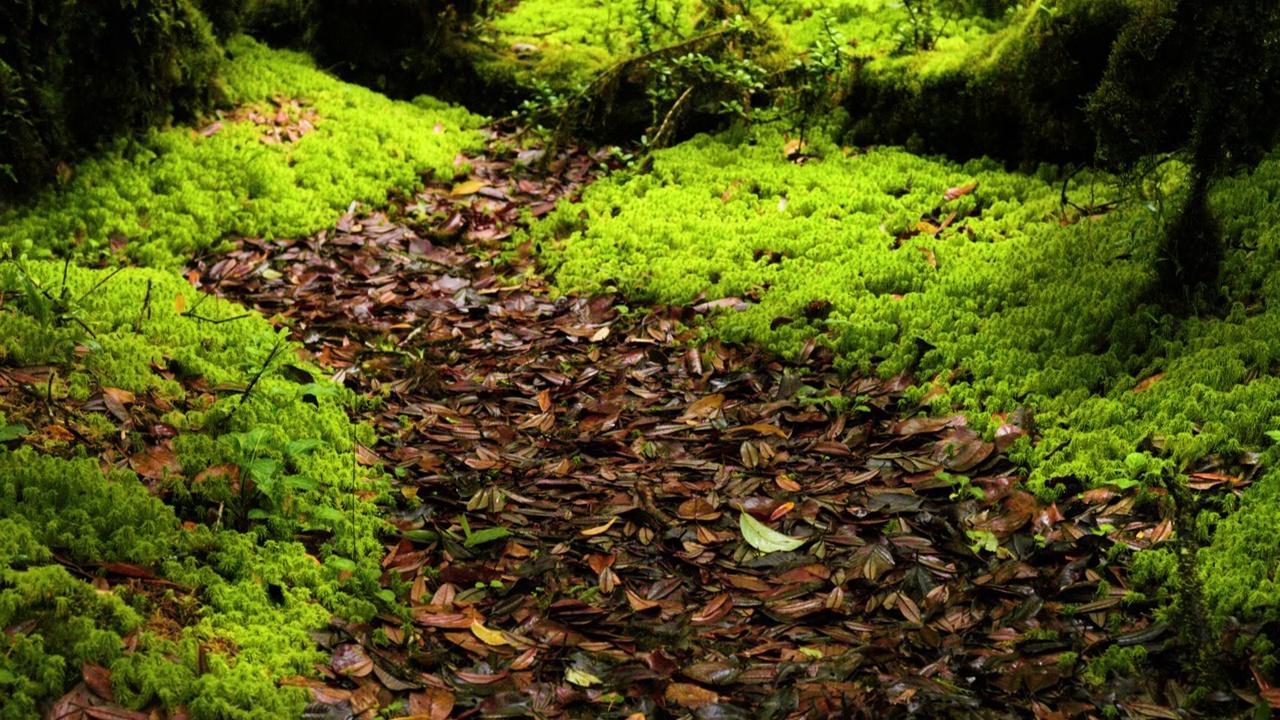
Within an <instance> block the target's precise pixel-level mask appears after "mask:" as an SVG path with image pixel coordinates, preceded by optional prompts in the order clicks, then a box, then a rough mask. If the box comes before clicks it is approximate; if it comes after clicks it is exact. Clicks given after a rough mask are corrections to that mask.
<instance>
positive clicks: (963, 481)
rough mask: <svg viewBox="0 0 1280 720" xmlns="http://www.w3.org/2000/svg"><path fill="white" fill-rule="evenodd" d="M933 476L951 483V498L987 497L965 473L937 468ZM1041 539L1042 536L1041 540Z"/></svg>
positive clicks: (974, 498) (980, 498) (977, 498)
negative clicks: (954, 472)
mask: <svg viewBox="0 0 1280 720" xmlns="http://www.w3.org/2000/svg"><path fill="white" fill-rule="evenodd" d="M935 477H937V478H938V479H939V480H945V481H946V482H947V484H949V485H951V496H950V497H951V499H952V500H957V499H963V500H977V501H978V502H982V501H983V500H986V499H987V494H986V493H985V492H983V491H982V488H980V487H977V486H976V485H974V484H973V482H972V481H971V480H970V479H969V477H968V476H967V475H952V474H951V473H948V472H946V471H943V470H939V471H938V472H937V474H936V475H935ZM1043 539H1044V538H1043V537H1042V538H1041V541H1043Z"/></svg>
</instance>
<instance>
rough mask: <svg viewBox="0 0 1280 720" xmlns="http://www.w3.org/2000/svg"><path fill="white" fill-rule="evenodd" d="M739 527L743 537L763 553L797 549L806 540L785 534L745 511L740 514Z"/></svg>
mask: <svg viewBox="0 0 1280 720" xmlns="http://www.w3.org/2000/svg"><path fill="white" fill-rule="evenodd" d="M738 527H739V528H740V529H741V530H742V538H743V539H744V540H746V541H747V544H748V545H750V546H751V547H753V548H755V549H757V550H759V551H760V552H762V553H771V552H779V551H782V552H786V551H789V550H795V549H796V548H798V547H800V546H801V545H804V544H805V542H806V541H805V540H801V539H799V538H793V537H791V536H789V535H783V534H782V533H780V532H778V531H777V530H773V529H771V528H769V527H768V526H766V525H764V524H763V523H761V522H760V521H759V520H756V519H755V518H753V517H751V515H750V514H749V513H745V512H744V513H742V515H741V516H739V519H738Z"/></svg>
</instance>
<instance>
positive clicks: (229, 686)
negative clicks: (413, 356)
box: [0, 261, 394, 720]
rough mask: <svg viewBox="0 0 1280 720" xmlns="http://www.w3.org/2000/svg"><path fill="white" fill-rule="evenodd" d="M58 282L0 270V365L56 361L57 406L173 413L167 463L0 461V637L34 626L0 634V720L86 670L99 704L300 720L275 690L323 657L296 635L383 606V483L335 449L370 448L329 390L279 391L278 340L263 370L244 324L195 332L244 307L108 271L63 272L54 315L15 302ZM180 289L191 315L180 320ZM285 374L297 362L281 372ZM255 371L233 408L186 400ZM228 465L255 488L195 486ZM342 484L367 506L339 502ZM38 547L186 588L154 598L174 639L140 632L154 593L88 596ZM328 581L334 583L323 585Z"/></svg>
mask: <svg viewBox="0 0 1280 720" xmlns="http://www.w3.org/2000/svg"><path fill="white" fill-rule="evenodd" d="M62 275H63V266H62V265H61V264H60V263H53V262H47V261H29V262H26V263H22V264H19V263H15V262H6V263H3V264H0V292H4V293H5V298H6V299H5V304H4V307H3V309H0V352H2V354H3V355H4V356H6V357H8V358H9V360H10V362H13V363H15V364H51V365H54V366H56V367H58V368H59V374H58V378H59V379H58V381H57V382H55V383H54V384H53V386H52V393H53V395H54V398H55V402H67V401H68V400H70V401H74V400H76V399H82V398H84V397H87V396H88V395H89V394H91V393H93V392H96V391H98V390H99V389H101V388H104V387H116V388H121V389H126V390H130V391H132V392H134V393H137V395H138V396H139V397H143V396H150V397H154V398H157V399H162V400H164V401H165V402H169V403H170V404H172V405H173V406H174V407H175V408H183V409H175V410H173V411H171V412H169V413H168V414H167V415H166V416H165V418H164V419H165V421H166V422H168V423H170V424H171V425H172V426H173V427H174V428H175V429H176V430H177V431H178V435H177V437H175V438H174V439H173V440H172V445H173V449H174V451H175V452H176V454H177V459H178V465H179V466H180V468H181V469H180V471H179V472H177V473H176V474H172V475H169V476H167V477H165V478H163V479H161V480H160V481H159V482H158V483H156V482H151V483H149V484H147V485H144V484H143V482H141V481H140V479H139V478H138V477H137V476H136V475H135V474H134V472H133V471H132V470H128V469H115V470H112V471H110V472H109V473H108V474H106V475H104V474H103V470H102V468H101V467H100V464H99V459H98V458H97V457H83V456H82V455H81V454H82V453H83V449H81V450H79V451H77V450H76V449H74V448H70V447H61V448H58V447H53V446H50V449H51V450H52V451H55V452H60V453H62V454H64V455H66V456H67V457H52V456H49V455H41V454H39V453H37V452H35V451H34V450H33V448H32V447H22V448H20V449H18V450H17V451H9V450H4V449H0V518H2V519H0V626H4V627H14V626H15V624H16V623H20V622H24V621H34V623H35V624H34V625H33V626H32V627H31V628H30V629H29V630H23V631H20V632H16V633H13V634H10V635H0V687H2V688H3V689H4V691H5V692H6V696H7V697H12V698H13V700H12V701H11V702H6V704H5V705H4V710H3V711H2V712H0V718H6V719H7V718H27V717H33V716H35V715H36V708H37V707H38V703H40V702H41V701H50V700H52V699H55V698H56V697H58V696H59V695H61V694H62V693H64V692H66V690H67V689H68V688H69V686H70V684H71V683H72V682H74V680H75V678H76V677H77V676H78V673H79V668H80V666H81V663H82V662H84V661H85V660H92V661H94V662H98V663H100V664H103V665H106V666H108V667H110V668H111V669H112V670H113V671H115V674H114V676H113V678H114V682H115V683H116V696H117V698H118V699H119V700H120V701H121V702H124V703H126V704H128V705H130V706H132V707H136V708H142V707H145V706H148V705H150V704H151V703H154V702H159V703H160V704H161V705H163V706H164V707H165V708H166V709H169V710H172V709H173V708H175V707H177V706H179V705H183V706H186V707H187V708H188V710H189V712H190V713H191V715H192V717H193V718H263V719H264V720H265V719H266V718H277V717H294V716H297V715H298V713H299V712H300V711H301V706H302V703H304V702H305V694H304V693H302V692H300V691H298V690H296V689H292V690H291V689H287V688H278V687H277V686H276V684H275V679H276V678H278V677H281V676H284V675H294V674H300V673H307V672H310V671H311V668H312V667H313V664H314V663H316V662H320V661H322V660H323V657H322V654H321V653H320V652H319V651H318V649H317V648H316V647H315V643H314V641H313V640H312V638H311V637H310V635H309V634H308V631H309V630H311V629H314V628H317V627H323V626H324V625H326V624H327V622H328V620H329V618H330V616H331V615H334V614H337V615H340V616H343V617H347V618H352V619H356V620H359V619H368V618H370V617H372V616H373V615H374V614H375V613H376V612H378V611H379V610H380V609H383V608H385V607H386V605H387V603H390V602H392V601H393V600H394V597H388V596H387V595H386V592H385V591H383V590H382V589H381V585H380V583H379V582H378V579H379V576H380V575H381V568H380V567H379V564H378V559H379V558H380V557H381V550H382V547H381V545H380V543H379V535H380V534H381V532H382V530H383V528H384V521H383V520H382V519H381V518H380V513H379V512H378V509H377V507H376V506H375V504H374V500H376V499H377V498H378V497H380V496H381V494H382V493H385V491H386V482H385V480H383V479H382V478H379V477H376V476H375V477H372V478H371V477H369V476H368V474H367V473H366V472H364V471H360V472H355V464H354V463H355V460H354V457H353V454H352V452H353V450H354V446H353V442H355V441H357V440H359V441H362V442H365V443H369V442H372V441H373V438H371V437H370V436H369V435H370V433H371V430H369V429H368V428H353V426H352V425H351V422H350V420H349V419H348V417H347V409H346V407H345V403H347V402H349V401H350V398H348V397H347V396H346V392H345V391H344V390H342V389H341V388H339V387H337V386H335V385H333V384H332V383H330V382H328V381H325V380H322V379H318V380H317V381H316V382H312V383H302V384H299V383H298V382H297V381H296V380H295V379H291V378H296V376H297V375H298V373H299V372H302V371H305V370H306V366H305V364H301V363H300V361H299V360H298V359H297V358H296V357H295V355H294V353H293V351H292V349H290V348H289V347H287V346H286V347H285V349H284V350H283V352H278V353H276V355H275V356H274V358H273V359H271V361H270V362H268V358H270V357H272V356H271V351H272V350H273V348H275V347H276V345H277V343H279V342H280V338H279V337H278V335H277V333H276V332H275V330H274V329H273V328H272V327H271V326H270V324H268V323H267V322H266V321H265V320H264V319H263V318H261V317H260V316H258V315H250V316H247V317H243V318H240V319H237V320H232V321H230V322H224V323H212V322H206V321H203V320H200V319H197V317H194V316H198V317H201V318H206V319H207V320H221V319H225V318H230V317H235V316H238V315H241V314H242V311H241V310H240V309H238V308H236V307H235V306H234V305H231V304H230V303H227V302H225V301H222V300H218V299H215V298H206V299H204V300H203V301H202V300H201V298H200V296H199V295H198V294H197V293H195V292H194V291H193V290H192V289H191V287H190V285H188V284H187V283H186V282H185V281H184V280H183V279H182V278H181V277H179V276H178V275H176V274H173V273H170V272H166V271H160V270H154V269H126V270H124V271H121V272H119V273H118V274H116V275H115V276H114V277H111V278H110V279H107V276H108V271H106V270H87V269H83V268H78V267H75V266H72V267H70V268H68V269H67V274H66V278H67V279H66V293H65V297H67V298H70V299H71V300H70V301H69V302H68V303H67V304H66V306H64V307H59V306H56V305H55V304H53V303H51V302H50V301H49V300H48V299H47V298H45V297H44V296H43V295H42V294H40V293H38V292H37V293H34V294H33V293H29V292H27V290H26V288H27V287H28V283H31V284H32V286H34V285H35V284H38V285H39V286H41V287H44V288H45V289H46V290H48V291H49V292H50V294H52V295H53V296H54V297H59V298H60V297H63V296H64V293H63V286H62ZM99 283H101V285H100V286H99V287H97V289H96V290H93V288H94V287H95V286H98V285H99ZM148 292H149V294H150V300H149V301H147V300H146V298H147V295H148ZM180 295H181V296H183V297H184V301H183V303H182V305H183V306H185V308H187V309H188V310H190V309H192V308H194V309H195V311H194V313H192V315H194V316H188V315H182V314H180V313H179V312H178V311H177V308H178V303H177V298H178V297H179V296H180ZM72 316H74V317H76V318H78V319H79V320H80V322H82V323H83V325H81V324H80V322H75V321H73V320H72V319H71V317H72ZM90 332H92V333H93V334H92V335H90V334H89V333H90ZM285 363H290V364H293V365H294V366H295V367H294V368H292V369H291V372H290V373H288V374H285V373H284V372H282V368H283V366H284V364H285ZM264 365H265V367H266V369H265V371H263V368H264ZM260 371H263V372H262V377H261V379H260V381H259V383H258V384H257V386H256V387H255V389H254V392H253V393H252V394H251V395H250V396H249V398H248V399H247V400H245V401H243V404H242V401H241V396H240V395H239V394H238V393H236V392H234V391H231V390H215V391H214V394H215V395H216V397H215V399H214V400H213V401H212V402H211V403H210V402H208V401H201V400H198V399H196V398H193V397H189V396H188V395H187V392H186V383H187V382H188V381H190V380H193V379H195V378H201V379H203V381H204V387H208V388H218V387H227V388H236V387H240V388H243V387H244V386H245V384H246V383H247V381H248V379H249V378H251V377H253V376H255V375H257V374H258V373H259V372H260ZM166 375H171V377H166ZM68 395H70V396H71V397H70V398H68V397H67V396H68ZM91 418H93V419H94V421H93V422H91V421H90V420H89V419H86V420H85V421H84V427H83V428H82V431H83V432H89V433H92V432H99V433H104V434H111V435H113V434H116V433H118V432H119V431H120V429H119V427H117V426H116V425H115V421H114V419H112V418H110V417H109V416H107V415H105V414H104V415H100V416H99V415H94V416H91ZM95 422H96V424H95ZM136 442H138V443H139V444H140V445H143V444H144V443H143V440H142V438H136ZM226 464H234V465H237V466H238V467H239V468H240V470H241V473H242V476H243V477H250V476H252V477H253V478H254V480H255V485H254V488H253V489H252V490H251V491H247V492H246V491H244V490H243V489H233V488H232V486H231V485H230V483H229V482H228V481H227V478H226V476H225V475H219V474H217V473H214V474H212V475H210V476H209V477H206V478H204V479H201V480H200V481H199V482H197V481H196V480H195V478H196V477H197V476H198V475H199V474H200V473H201V472H202V471H204V470H206V469H208V468H210V467H213V466H218V465H226ZM353 483H358V486H359V488H360V490H362V491H364V492H362V494H363V495H364V497H366V498H371V499H366V500H358V501H357V500H356V499H355V498H353V496H352V489H353V488H352V484H353ZM370 491H371V492H370ZM184 521H186V522H188V523H191V524H190V525H187V526H185V527H184ZM304 531H323V532H324V533H325V534H327V535H330V536H332V537H333V538H334V540H333V542H332V543H330V544H325V545H322V546H319V547H318V548H314V549H311V550H309V549H308V548H307V547H304V546H303V545H302V544H301V543H299V542H296V541H294V537H295V536H297V535H298V534H299V533H302V532H304ZM311 552H314V553H315V555H312V554H310V553H311ZM55 553H56V554H57V555H58V556H59V557H62V558H66V559H68V560H70V561H73V562H75V563H77V564H79V565H81V566H82V567H87V568H89V569H93V568H95V567H97V566H99V565H100V564H103V563H111V562H129V563H134V564H137V565H140V566H143V567H146V568H149V569H150V570H151V571H153V572H154V573H155V574H156V575H157V576H158V577H160V578H163V579H164V580H166V581H169V582H172V583H176V584H177V586H178V587H181V588H190V590H178V589H175V590H173V591H172V592H171V593H170V595H169V597H168V602H170V603H174V604H176V605H178V606H182V607H184V608H187V610H186V611H185V612H187V613H188V614H189V618H188V626H187V627H185V628H182V629H181V630H180V631H178V632H177V634H176V636H175V634H174V630H173V629H172V628H169V627H165V626H163V625H161V626H159V627H154V628H153V627H152V626H151V625H150V624H149V623H148V621H147V618H149V617H152V616H153V615H155V614H156V613H157V612H158V610H157V608H156V607H155V604H156V600H155V598H154V597H151V596H149V595H147V594H143V593H131V592H129V591H128V590H127V589H126V588H125V587H124V586H118V587H117V588H116V589H115V590H114V591H113V592H111V593H105V594H103V593H99V592H98V591H97V590H95V589H94V588H93V587H92V586H91V585H89V584H88V583H87V582H85V581H83V580H81V579H78V578H75V577H73V576H72V575H71V574H69V573H68V572H67V571H66V570H65V569H64V568H63V567H62V566H61V565H59V564H57V563H56V562H54V557H53V556H54V554H55ZM343 571H346V572H348V573H350V577H348V578H347V579H344V580H339V579H338V576H339V574H340V573H341V572H343ZM134 630H139V631H140V632H141V635H139V639H138V643H137V649H136V650H134V651H132V652H130V653H125V652H124V651H123V650H121V648H122V643H121V638H122V637H123V636H124V635H126V634H128V633H129V632H131V631H134ZM200 643H204V644H205V646H206V648H232V649H233V653H232V654H231V655H228V656H225V657H222V656H218V655H217V654H216V653H215V654H213V655H208V656H207V657H206V659H207V661H208V665H209V672H208V673H206V674H203V675H201V674H198V673H197V669H198V667H199V665H198V659H197V658H198V655H199V653H198V645H199V644H200Z"/></svg>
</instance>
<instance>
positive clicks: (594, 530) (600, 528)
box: [579, 515, 618, 537]
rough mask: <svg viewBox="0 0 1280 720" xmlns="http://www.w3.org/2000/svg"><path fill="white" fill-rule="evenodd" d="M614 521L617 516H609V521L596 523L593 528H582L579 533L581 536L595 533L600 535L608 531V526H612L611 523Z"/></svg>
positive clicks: (616, 519) (591, 535) (590, 535)
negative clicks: (601, 523) (600, 523)
mask: <svg viewBox="0 0 1280 720" xmlns="http://www.w3.org/2000/svg"><path fill="white" fill-rule="evenodd" d="M616 522H618V516H617V515H614V516H613V517H611V518H609V522H607V523H605V524H603V525H597V526H595V527H593V528H587V529H586V530H583V531H582V532H581V533H579V534H580V535H582V536H583V537H594V536H596V535H601V534H603V533H606V532H608V531H609V528H611V527H613V524H614V523H616Z"/></svg>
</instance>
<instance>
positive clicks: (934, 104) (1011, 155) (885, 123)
mask: <svg viewBox="0 0 1280 720" xmlns="http://www.w3.org/2000/svg"><path fill="white" fill-rule="evenodd" d="M1137 5H1138V3H1137V2H1135V0H1070V1H1068V2H1059V3H1048V2H1040V1H1037V2H1034V3H1031V4H1029V5H1028V6H1026V7H1025V8H1023V9H1022V10H1020V11H1019V12H1018V13H1017V14H1016V15H1015V16H1012V17H1011V19H1010V22H1009V23H1008V25H1007V26H1005V27H1003V28H1001V29H998V30H995V31H992V32H988V33H982V32H973V33H969V34H968V35H966V36H953V37H948V38H944V39H942V40H940V41H939V42H938V44H937V47H936V48H934V49H930V50H927V51H922V52H917V53H912V54H909V55H901V54H892V53H891V54H880V55H879V56H872V57H869V58H868V60H867V62H865V64H864V65H863V66H862V68H861V70H860V71H859V74H858V76H857V78H856V80H855V82H854V84H853V88H852V90H851V92H850V93H849V95H848V97H847V98H846V100H845V107H846V108H847V109H848V110H849V113H850V115H851V116H852V117H853V118H855V120H856V123H855V125H854V126H853V128H852V130H851V132H850V133H849V135H848V137H847V138H846V141H847V142H850V143H853V144H859V145H866V144H897V145H906V146H907V147H909V148H910V149H912V150H913V151H916V152H928V153H943V154H945V155H947V156H948V157H952V158H956V159H966V158H975V157H981V156H984V155H985V156H989V157H994V158H998V159H1000V160H1003V161H1006V162H1008V163H1012V164H1015V165H1016V164H1027V165H1029V166H1030V167H1032V168H1034V166H1035V165H1036V164H1037V163H1039V162H1053V163H1067V162H1074V163H1089V162H1091V161H1092V160H1093V157H1094V152H1095V146H1096V141H1095V133H1094V130H1093V128H1092V127H1091V126H1090V124H1089V122H1088V117H1087V116H1086V113H1085V106H1086V105H1087V102H1088V97H1089V95H1090V94H1091V93H1092V92H1093V91H1094V90H1095V89H1096V88H1097V87H1098V84H1099V82H1100V81H1101V80H1102V77H1103V73H1104V71H1105V70H1106V67H1107V59H1108V57H1109V56H1110V51H1111V45H1112V43H1113V42H1114V41H1115V39H1116V38H1117V37H1118V36H1119V34H1120V31H1121V29H1122V28H1123V27H1124V26H1125V24H1126V23H1127V22H1128V21H1129V19H1130V18H1131V17H1133V15H1134V14H1135V12H1138V9H1137ZM1149 121H1150V122H1155V123H1160V122H1173V121H1175V119H1173V118H1169V119H1167V120H1166V119H1157V118H1152V119H1149Z"/></svg>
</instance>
